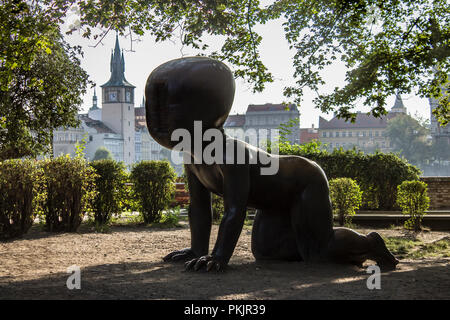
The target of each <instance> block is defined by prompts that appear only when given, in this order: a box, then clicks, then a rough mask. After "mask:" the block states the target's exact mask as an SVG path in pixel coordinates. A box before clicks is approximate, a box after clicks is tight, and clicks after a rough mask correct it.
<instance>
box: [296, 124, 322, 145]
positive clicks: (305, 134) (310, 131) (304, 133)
mask: <svg viewBox="0 0 450 320" xmlns="http://www.w3.org/2000/svg"><path fill="white" fill-rule="evenodd" d="M311 140H319V131H318V130H317V129H315V128H300V143H307V142H310V141H311Z"/></svg>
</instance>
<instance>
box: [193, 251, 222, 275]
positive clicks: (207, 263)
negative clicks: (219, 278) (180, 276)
mask: <svg viewBox="0 0 450 320" xmlns="http://www.w3.org/2000/svg"><path fill="white" fill-rule="evenodd" d="M226 265H227V264H226V263H224V262H223V261H221V260H220V259H218V258H217V257H215V256H212V255H207V256H203V257H200V258H195V259H192V260H190V261H188V262H186V264H185V270H186V271H199V270H201V269H203V268H206V271H211V270H215V271H224V269H225V267H226Z"/></svg>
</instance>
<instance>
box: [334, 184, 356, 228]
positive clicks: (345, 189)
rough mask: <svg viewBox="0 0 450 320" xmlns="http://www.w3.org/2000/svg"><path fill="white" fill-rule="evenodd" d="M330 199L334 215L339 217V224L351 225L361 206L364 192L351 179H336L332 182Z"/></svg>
mask: <svg viewBox="0 0 450 320" xmlns="http://www.w3.org/2000/svg"><path fill="white" fill-rule="evenodd" d="M330 198H331V203H332V205H333V213H334V214H335V215H337V216H338V218H339V224H340V225H341V226H343V225H344V223H351V219H352V216H353V215H355V213H356V210H358V208H359V206H360V205H361V198H362V192H361V190H360V189H359V186H358V184H357V183H356V181H354V180H352V179H350V178H336V179H332V180H330Z"/></svg>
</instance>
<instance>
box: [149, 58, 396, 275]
mask: <svg viewBox="0 0 450 320" xmlns="http://www.w3.org/2000/svg"><path fill="white" fill-rule="evenodd" d="M234 91H235V83H234V78H233V75H232V72H231V71H230V69H229V68H228V67H227V66H225V65H224V64H223V63H221V62H219V61H216V60H213V59H210V58H206V57H188V58H181V59H176V60H172V61H169V62H166V63H164V64H162V65H161V66H159V67H158V68H156V69H155V70H154V71H153V72H152V73H151V74H150V76H149V78H148V80H147V83H146V87H145V96H146V103H145V106H146V116H147V126H148V129H149V132H150V134H151V135H152V137H153V138H154V139H155V140H156V141H157V142H158V143H160V144H161V145H162V146H164V147H166V148H169V149H174V148H175V149H177V148H178V149H177V150H179V145H180V138H181V137H184V138H185V141H184V144H183V148H181V150H182V151H183V152H184V155H185V171H186V174H187V178H188V183H189V192H190V207H189V224H190V230H191V247H190V248H186V249H182V250H179V251H175V252H172V253H170V254H168V255H167V256H166V257H165V258H164V260H165V261H187V262H186V269H188V270H200V269H202V268H206V270H208V271H209V270H212V269H214V270H221V269H223V268H224V267H225V266H226V265H227V264H228V262H229V260H230V258H231V256H232V254H233V251H234V248H235V246H236V243H237V241H238V238H239V235H240V233H241V230H242V227H243V223H244V219H245V215H246V208H247V207H253V208H256V209H257V213H256V217H255V221H254V224H253V230H252V252H253V255H254V257H255V258H256V259H280V260H291V261H292V260H302V261H334V262H343V263H353V264H356V265H361V264H362V263H363V262H364V261H365V260H366V259H371V260H374V261H376V262H377V264H378V265H379V266H380V267H381V268H382V269H384V270H386V269H395V266H396V264H397V263H398V260H397V259H395V257H394V256H393V255H392V254H391V253H390V252H389V250H388V249H387V248H386V246H385V243H384V241H383V239H382V238H381V237H380V235H379V234H378V233H376V232H372V233H369V234H368V235H362V234H359V233H357V232H355V231H353V230H350V229H347V228H333V221H332V211H331V203H330V198H329V190H328V181H327V178H326V176H325V173H324V172H323V170H322V169H321V168H320V167H319V166H318V165H317V164H316V163H314V162H313V161H310V160H308V159H306V158H302V157H298V156H278V155H273V154H268V153H267V152H265V151H264V150H261V149H258V148H255V147H253V146H251V145H249V144H247V143H245V142H243V141H240V140H236V139H233V138H231V137H229V136H227V135H226V134H225V133H224V131H223V127H222V126H223V124H224V122H225V120H226V118H227V116H228V113H229V112H230V109H231V106H232V103H233V99H234ZM200 121H201V122H200ZM183 133H187V135H188V136H187V138H186V136H183ZM205 137H206V138H207V139H205ZM213 138H214V139H213ZM208 139H209V141H213V140H214V142H215V143H216V144H215V146H216V148H215V149H214V150H213V151H212V152H211V154H210V155H211V157H212V158H213V161H211V159H204V158H203V156H204V155H205V151H207V148H208V147H207V146H206V143H205V140H208ZM186 140H187V141H186ZM186 142H187V143H186ZM217 145H219V148H217ZM209 151H211V150H209ZM274 164H276V165H274ZM273 168H275V169H276V170H271V169H273ZM264 170H266V172H264ZM211 192H213V193H215V194H218V195H220V196H222V197H223V198H224V206H225V212H224V216H223V218H222V221H221V223H220V226H219V232H218V236H217V240H216V243H215V246H214V248H213V250H212V252H211V254H209V238H210V233H211V222H212V218H211V215H212V213H211Z"/></svg>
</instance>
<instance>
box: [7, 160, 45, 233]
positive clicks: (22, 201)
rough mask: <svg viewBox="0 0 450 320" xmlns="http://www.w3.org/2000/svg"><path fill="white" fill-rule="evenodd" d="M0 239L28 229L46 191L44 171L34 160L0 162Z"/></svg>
mask: <svg viewBox="0 0 450 320" xmlns="http://www.w3.org/2000/svg"><path fill="white" fill-rule="evenodd" d="M0 190H1V192H0V239H9V238H14V237H20V236H22V235H23V234H24V233H26V232H27V231H28V229H30V227H31V226H32V224H33V221H34V218H35V217H36V215H37V213H38V211H39V209H40V203H41V201H42V198H43V196H44V195H45V189H44V181H43V171H42V169H41V168H40V167H39V166H38V164H37V161H35V160H20V159H13V160H6V161H3V162H0Z"/></svg>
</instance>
